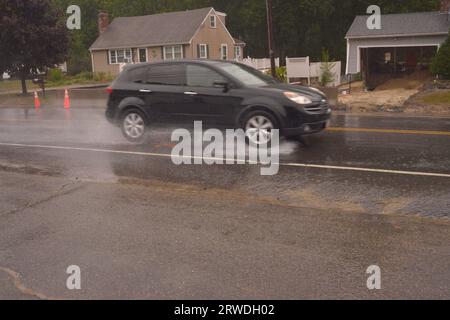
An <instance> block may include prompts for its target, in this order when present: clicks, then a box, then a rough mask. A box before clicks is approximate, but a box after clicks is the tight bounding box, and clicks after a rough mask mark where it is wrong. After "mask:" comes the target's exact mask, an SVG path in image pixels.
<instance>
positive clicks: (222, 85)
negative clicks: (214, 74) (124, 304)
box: [214, 80, 230, 92]
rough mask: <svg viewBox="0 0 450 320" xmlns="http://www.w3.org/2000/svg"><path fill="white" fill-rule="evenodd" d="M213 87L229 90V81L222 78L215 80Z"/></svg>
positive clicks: (224, 90)
mask: <svg viewBox="0 0 450 320" xmlns="http://www.w3.org/2000/svg"><path fill="white" fill-rule="evenodd" d="M214 87H215V88H222V89H223V92H228V90H230V83H228V82H227V81H223V80H216V81H214Z"/></svg>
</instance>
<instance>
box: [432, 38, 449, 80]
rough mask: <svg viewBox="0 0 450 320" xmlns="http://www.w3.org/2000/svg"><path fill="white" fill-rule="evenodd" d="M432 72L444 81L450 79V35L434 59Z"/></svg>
mask: <svg viewBox="0 0 450 320" xmlns="http://www.w3.org/2000/svg"><path fill="white" fill-rule="evenodd" d="M431 72H433V73H434V74H435V75H439V76H440V77H441V78H443V79H450V34H449V37H448V39H447V41H446V42H445V43H444V44H443V45H442V46H441V48H440V49H439V51H438V53H437V55H436V56H435V57H434V59H433V62H432V64H431Z"/></svg>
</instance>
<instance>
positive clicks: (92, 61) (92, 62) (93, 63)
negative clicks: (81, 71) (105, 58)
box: [91, 52, 95, 73]
mask: <svg viewBox="0 0 450 320" xmlns="http://www.w3.org/2000/svg"><path fill="white" fill-rule="evenodd" d="M91 64H92V73H95V60H94V53H92V52H91Z"/></svg>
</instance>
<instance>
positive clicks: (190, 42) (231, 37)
mask: <svg viewBox="0 0 450 320" xmlns="http://www.w3.org/2000/svg"><path fill="white" fill-rule="evenodd" d="M211 11H212V12H213V13H214V14H217V13H216V10H214V8H211V10H210V11H209V12H208V14H207V15H206V17H205V19H203V22H202V23H201V24H200V26H199V27H198V28H197V31H196V32H195V33H194V35H193V36H192V38H191V40H189V44H191V45H192V41H193V40H194V38H195V37H196V36H197V34H198V33H199V32H200V30H201V29H202V26H203V25H204V24H205V22H206V20H207V19H208V17H209V15H210V14H211ZM217 20H218V21H219V23H220V24H221V25H222V26H223V27H224V28H225V31H226V32H227V34H228V36H229V37H230V39H231V41H233V44H236V41H234V38H233V36H232V35H231V33H230V31H228V28H227V26H226V25H224V23H223V22H222V20H221V19H217Z"/></svg>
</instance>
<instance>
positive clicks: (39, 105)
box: [34, 91, 41, 109]
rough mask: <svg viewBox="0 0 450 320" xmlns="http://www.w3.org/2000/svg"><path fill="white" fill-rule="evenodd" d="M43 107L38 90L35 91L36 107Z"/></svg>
mask: <svg viewBox="0 0 450 320" xmlns="http://www.w3.org/2000/svg"><path fill="white" fill-rule="evenodd" d="M40 107H41V102H40V101H39V96H38V93H37V91H35V92H34V108H35V109H39V108H40Z"/></svg>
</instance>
